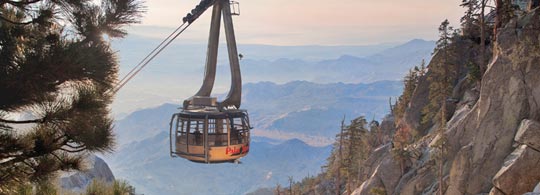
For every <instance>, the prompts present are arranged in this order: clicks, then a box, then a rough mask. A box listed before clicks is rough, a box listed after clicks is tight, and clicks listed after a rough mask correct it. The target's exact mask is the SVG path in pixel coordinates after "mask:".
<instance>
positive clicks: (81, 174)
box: [59, 155, 115, 192]
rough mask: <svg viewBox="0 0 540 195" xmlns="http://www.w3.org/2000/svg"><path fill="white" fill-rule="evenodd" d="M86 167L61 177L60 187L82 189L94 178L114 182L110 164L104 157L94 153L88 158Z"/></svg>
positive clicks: (72, 189)
mask: <svg viewBox="0 0 540 195" xmlns="http://www.w3.org/2000/svg"><path fill="white" fill-rule="evenodd" d="M85 163H86V166H87V167H86V169H85V170H84V171H78V172H69V173H66V174H64V176H62V177H60V181H59V182H60V187H61V188H62V189H66V190H70V191H75V192H78V191H82V190H84V189H86V186H88V184H90V183H91V182H92V180H94V179H98V180H102V181H105V182H107V183H110V182H113V181H114V180H115V179H114V175H113V173H112V171H111V169H110V168H109V165H107V163H105V161H103V159H101V158H99V157H97V156H95V155H92V156H89V157H88V158H87V159H86V162H85Z"/></svg>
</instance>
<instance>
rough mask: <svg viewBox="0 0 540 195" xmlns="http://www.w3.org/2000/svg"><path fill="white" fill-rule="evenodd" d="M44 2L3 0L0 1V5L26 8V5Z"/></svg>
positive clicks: (38, 0)
mask: <svg viewBox="0 0 540 195" xmlns="http://www.w3.org/2000/svg"><path fill="white" fill-rule="evenodd" d="M40 1H42V0H29V1H8V0H1V1H0V5H2V4H6V3H7V4H10V5H13V6H18V7H19V6H25V5H30V4H34V3H37V2H40Z"/></svg>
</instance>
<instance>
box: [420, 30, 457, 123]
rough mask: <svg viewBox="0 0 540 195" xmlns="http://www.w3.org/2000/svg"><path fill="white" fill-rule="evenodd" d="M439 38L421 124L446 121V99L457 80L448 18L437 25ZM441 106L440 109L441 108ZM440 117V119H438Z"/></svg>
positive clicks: (451, 32)
mask: <svg viewBox="0 0 540 195" xmlns="http://www.w3.org/2000/svg"><path fill="white" fill-rule="evenodd" d="M439 34H440V38H439V40H438V41H437V46H436V47H435V50H434V53H435V55H437V56H438V57H439V59H440V60H439V61H438V62H437V63H431V65H430V67H429V70H430V73H431V74H430V76H429V77H428V81H429V83H430V85H429V103H428V105H427V106H425V107H424V108H423V109H422V114H423V116H422V126H424V127H425V126H426V125H427V124H429V123H431V122H439V124H441V122H443V121H444V122H446V110H445V108H446V99H447V98H448V96H449V95H450V94H451V93H452V87H453V84H454V82H455V81H456V80H457V78H458V77H457V73H456V72H457V70H451V69H450V68H451V67H454V69H455V68H456V67H457V68H459V67H458V66H451V61H450V59H451V58H452V57H454V52H453V49H452V48H451V44H452V41H453V36H455V33H454V30H453V28H452V27H451V26H449V22H448V20H444V21H443V22H442V23H441V25H440V27H439ZM441 108H442V109H441ZM439 119H441V120H439ZM443 119H444V120H443Z"/></svg>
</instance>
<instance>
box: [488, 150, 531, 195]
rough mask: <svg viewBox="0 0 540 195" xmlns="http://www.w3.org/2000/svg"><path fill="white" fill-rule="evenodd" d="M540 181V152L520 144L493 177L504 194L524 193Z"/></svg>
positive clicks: (495, 183)
mask: <svg viewBox="0 0 540 195" xmlns="http://www.w3.org/2000/svg"><path fill="white" fill-rule="evenodd" d="M538 181H540V152H538V151H535V150H534V149H531V148H530V147H528V146H527V145H521V146H519V147H518V148H517V149H516V150H514V152H512V154H510V155H509V156H508V158H507V160H506V161H505V162H504V166H503V167H502V168H501V169H500V170H499V172H497V174H496V175H495V177H494V178H493V184H494V187H495V188H497V189H498V190H500V191H502V192H503V193H504V194H524V193H526V192H529V191H531V190H532V189H534V186H536V184H537V183H538Z"/></svg>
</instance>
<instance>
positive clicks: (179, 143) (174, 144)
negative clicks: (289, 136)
mask: <svg viewBox="0 0 540 195" xmlns="http://www.w3.org/2000/svg"><path fill="white" fill-rule="evenodd" d="M210 7H213V10H212V21H211V26H210V37H209V41H208V51H207V58H206V69H205V76H204V80H203V84H202V86H201V88H200V89H199V91H198V92H197V93H196V94H195V95H194V96H192V97H190V98H188V99H186V100H184V104H183V107H182V108H181V110H180V112H179V113H175V114H173V115H172V117H171V121H170V130H169V135H170V153H171V156H172V157H182V158H185V159H188V160H190V161H193V162H201V163H221V162H238V161H239V159H240V158H242V157H244V156H246V155H247V153H248V152H249V143H250V130H251V126H250V122H249V116H248V112H247V111H246V110H242V109H239V108H240V103H241V93H242V80H241V75H240V64H239V58H238V52H237V48H236V40H235V35H234V29H233V23H232V16H233V15H238V14H239V8H238V3H237V2H233V3H232V4H231V2H230V1H229V0H202V1H201V2H200V3H199V5H197V7H196V8H195V9H193V10H192V11H191V13H189V14H188V15H187V16H186V17H184V18H183V21H184V23H189V24H191V23H192V22H193V21H194V20H195V19H197V18H198V17H199V16H200V15H201V14H202V13H203V12H204V11H205V10H206V9H208V8H210ZM231 10H232V11H231ZM221 17H223V23H224V25H223V26H224V28H225V37H226V40H227V49H228V53H229V64H230V68H231V88H230V90H229V94H228V95H227V97H226V98H225V99H224V100H223V101H222V102H218V101H217V98H215V97H212V96H211V92H212V88H213V85H214V81H215V75H216V65H217V53H218V46H219V33H220V24H221Z"/></svg>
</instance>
